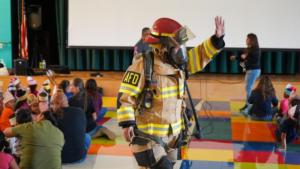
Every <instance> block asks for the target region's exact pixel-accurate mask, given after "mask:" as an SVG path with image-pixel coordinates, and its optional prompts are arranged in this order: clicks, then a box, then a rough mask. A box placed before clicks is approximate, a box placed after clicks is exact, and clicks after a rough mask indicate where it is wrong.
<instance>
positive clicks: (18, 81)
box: [11, 77, 21, 86]
mask: <svg viewBox="0 0 300 169" xmlns="http://www.w3.org/2000/svg"><path fill="white" fill-rule="evenodd" d="M11 81H12V83H13V84H14V86H17V85H18V84H20V83H21V81H20V79H19V78H18V77H15V78H13V79H11Z"/></svg>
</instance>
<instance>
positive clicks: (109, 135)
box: [92, 127, 116, 140]
mask: <svg viewBox="0 0 300 169" xmlns="http://www.w3.org/2000/svg"><path fill="white" fill-rule="evenodd" d="M101 136H106V137H107V138H108V139H110V140H115V139H116V134H115V133H114V132H112V131H111V130H109V129H108V128H106V127H102V128H100V129H99V130H98V131H97V133H96V134H95V135H94V136H92V138H97V137H101Z"/></svg>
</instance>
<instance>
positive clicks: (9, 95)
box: [0, 77, 116, 169]
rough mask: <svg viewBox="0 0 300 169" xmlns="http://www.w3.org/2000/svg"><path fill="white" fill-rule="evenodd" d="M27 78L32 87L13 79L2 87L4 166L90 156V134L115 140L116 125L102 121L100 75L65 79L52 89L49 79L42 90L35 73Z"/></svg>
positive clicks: (36, 167)
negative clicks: (95, 77)
mask: <svg viewBox="0 0 300 169" xmlns="http://www.w3.org/2000/svg"><path fill="white" fill-rule="evenodd" d="M27 80H28V88H27V89H24V88H22V86H21V82H20V80H19V79H18V78H13V79H12V80H11V82H10V84H9V86H8V89H7V90H6V91H5V92H4V93H1V92H0V168H1V169H2V168H3V169H9V168H11V169H18V168H21V169H28V168H30V169H41V168H42V169H61V166H62V164H67V163H79V162H82V161H83V160H84V159H85V158H86V155H87V151H88V148H89V146H90V143H91V138H96V137H99V136H106V137H107V138H108V139H112V140H114V139H115V137H116V136H115V134H114V133H113V132H112V131H111V130H109V129H107V128H106V127H104V126H100V125H97V119H98V120H99V118H100V117H99V116H100V115H101V117H103V112H102V95H101V94H100V93H99V92H98V87H97V83H96V81H95V80H93V79H89V80H87V82H86V84H85V85H84V83H83V80H82V79H79V78H75V79H74V80H73V81H72V82H71V83H70V82H69V81H67V80H64V81H62V82H61V83H60V84H59V86H58V88H59V89H58V90H56V91H55V92H53V93H51V87H50V81H49V80H46V81H45V82H44V83H43V85H42V88H41V90H40V91H37V82H36V81H35V80H33V78H31V77H29V78H28V79H27ZM51 94H52V96H51ZM100 112H101V113H100ZM4 150H5V151H4Z"/></svg>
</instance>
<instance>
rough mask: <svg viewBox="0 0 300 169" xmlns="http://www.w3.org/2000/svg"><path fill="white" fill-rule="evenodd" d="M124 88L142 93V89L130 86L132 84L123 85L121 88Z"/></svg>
mask: <svg viewBox="0 0 300 169" xmlns="http://www.w3.org/2000/svg"><path fill="white" fill-rule="evenodd" d="M122 86H124V87H128V88H130V89H132V90H134V91H137V92H140V91H141V89H140V88H138V87H135V86H133V85H130V84H126V83H121V87H122Z"/></svg>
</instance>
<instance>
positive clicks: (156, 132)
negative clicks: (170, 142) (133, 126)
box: [141, 129, 169, 136]
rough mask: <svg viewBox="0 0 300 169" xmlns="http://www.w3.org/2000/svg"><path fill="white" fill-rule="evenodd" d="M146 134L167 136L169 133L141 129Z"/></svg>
mask: <svg viewBox="0 0 300 169" xmlns="http://www.w3.org/2000/svg"><path fill="white" fill-rule="evenodd" d="M141 131H143V132H144V133H147V134H150V135H162V136H165V135H167V134H168V132H169V131H159V130H143V129H141Z"/></svg>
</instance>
